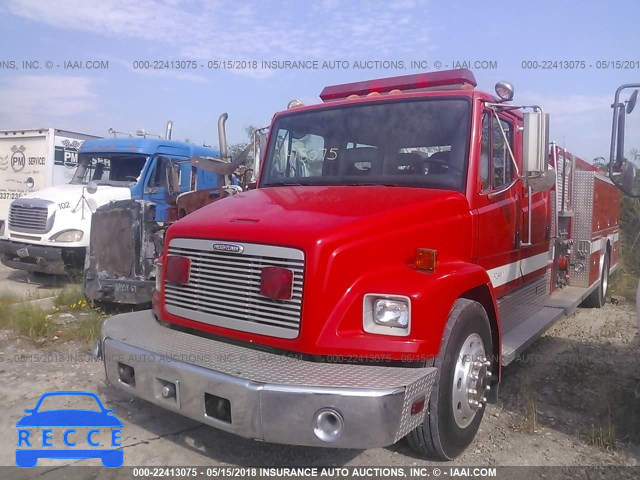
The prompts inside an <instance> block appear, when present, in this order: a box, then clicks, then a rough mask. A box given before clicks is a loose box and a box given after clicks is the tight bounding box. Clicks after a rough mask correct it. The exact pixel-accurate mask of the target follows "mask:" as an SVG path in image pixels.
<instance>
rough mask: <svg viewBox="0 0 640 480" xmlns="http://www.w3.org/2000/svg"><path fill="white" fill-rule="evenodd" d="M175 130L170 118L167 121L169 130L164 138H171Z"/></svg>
mask: <svg viewBox="0 0 640 480" xmlns="http://www.w3.org/2000/svg"><path fill="white" fill-rule="evenodd" d="M172 130H173V122H172V121H171V120H169V121H168V122H167V131H166V133H165V135H164V138H165V139H167V140H171V131H172Z"/></svg>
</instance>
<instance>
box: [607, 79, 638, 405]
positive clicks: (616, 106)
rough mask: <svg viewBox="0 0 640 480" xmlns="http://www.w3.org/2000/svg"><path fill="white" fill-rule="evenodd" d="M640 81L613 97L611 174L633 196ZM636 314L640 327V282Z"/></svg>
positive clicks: (625, 86) (626, 86) (623, 189)
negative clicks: (631, 127) (629, 149)
mask: <svg viewBox="0 0 640 480" xmlns="http://www.w3.org/2000/svg"><path fill="white" fill-rule="evenodd" d="M638 89H640V83H627V84H624V85H621V86H620V87H618V89H617V90H616V93H615V96H614V98H613V104H612V105H611V107H612V108H613V126H612V129H611V151H610V153H609V176H610V177H611V179H612V180H613V181H614V183H615V184H616V185H617V186H618V187H619V188H620V189H621V190H622V191H623V192H624V193H625V194H626V195H629V196H630V197H633V198H640V176H639V175H638V172H637V167H636V165H635V164H634V162H633V160H636V159H627V158H626V156H625V133H626V131H625V125H626V117H627V115H629V114H630V113H631V112H633V110H634V108H635V106H636V103H637V101H638ZM625 90H633V92H632V93H631V95H630V96H629V98H628V99H626V100H624V101H622V100H621V96H622V93H623V92H624V91H625ZM636 315H637V320H638V328H639V329H640V284H639V285H638V289H637V292H636ZM636 398H637V399H640V384H639V385H638V386H637V387H636Z"/></svg>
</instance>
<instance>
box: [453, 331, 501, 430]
mask: <svg viewBox="0 0 640 480" xmlns="http://www.w3.org/2000/svg"><path fill="white" fill-rule="evenodd" d="M490 365H491V362H489V360H487V356H486V352H485V349H484V342H483V341H482V338H481V337H480V335H478V334H477V333H472V334H471V335H469V336H468V337H467V338H466V340H465V341H464V342H463V343H462V346H461V347H460V351H459V352H458V355H457V359H456V366H455V369H454V377H453V386H452V395H451V399H452V407H453V417H454V419H455V422H456V424H457V425H458V427H460V428H466V427H468V426H469V425H470V424H471V422H473V419H474V418H475V416H476V414H477V413H478V411H479V410H480V409H482V407H483V406H484V404H485V403H486V401H487V399H486V398H485V394H486V392H487V391H488V390H489V388H490V387H489V385H488V379H489V376H490V375H491V372H490V371H489V366H490Z"/></svg>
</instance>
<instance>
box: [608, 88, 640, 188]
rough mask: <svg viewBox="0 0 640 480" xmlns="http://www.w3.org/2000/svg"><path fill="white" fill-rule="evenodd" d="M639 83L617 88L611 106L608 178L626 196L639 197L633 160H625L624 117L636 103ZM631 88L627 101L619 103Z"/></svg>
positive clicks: (639, 179) (637, 179) (638, 186)
mask: <svg viewBox="0 0 640 480" xmlns="http://www.w3.org/2000/svg"><path fill="white" fill-rule="evenodd" d="M639 87H640V83H628V84H625V85H621V86H620V87H618V89H617V90H616V93H615V97H614V100H613V104H612V105H611V107H612V108H613V126H612V128H611V149H610V155H609V178H611V180H612V181H613V183H614V184H615V185H616V186H617V187H618V188H619V189H620V190H622V191H623V192H624V193H625V194H626V195H629V196H631V197H636V198H637V197H640V178H638V175H637V172H636V166H635V164H634V162H633V160H636V159H632V160H628V159H627V158H625V151H624V150H625V146H624V144H625V133H626V132H625V123H626V116H627V115H628V114H630V113H631V112H633V110H634V108H635V106H636V103H637V101H638V88H639ZM630 88H633V89H634V90H633V92H632V93H631V96H630V97H629V99H628V100H626V101H624V102H621V101H620V96H621V94H622V92H623V91H624V90H626V89H630Z"/></svg>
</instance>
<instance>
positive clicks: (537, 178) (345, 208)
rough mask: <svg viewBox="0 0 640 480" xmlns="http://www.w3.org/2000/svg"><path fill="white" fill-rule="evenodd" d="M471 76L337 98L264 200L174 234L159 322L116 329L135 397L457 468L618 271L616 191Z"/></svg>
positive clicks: (117, 370)
mask: <svg viewBox="0 0 640 480" xmlns="http://www.w3.org/2000/svg"><path fill="white" fill-rule="evenodd" d="M475 87H476V81H475V78H474V76H473V74H472V73H471V72H470V71H468V70H466V69H461V70H451V71H442V72H435V73H425V74H417V75H408V76H402V77H395V78H384V79H378V80H372V81H365V82H358V83H351V84H344V85H337V86H330V87H326V88H325V89H324V90H323V92H322V93H321V95H320V98H321V99H322V100H323V102H322V103H320V104H319V105H313V106H304V105H301V104H300V102H292V103H291V104H290V108H288V109H287V110H286V111H283V112H280V113H277V114H276V115H275V116H274V118H273V121H272V124H271V126H270V128H269V138H268V142H267V146H266V150H265V154H264V155H263V158H262V166H261V169H260V170H261V172H260V178H259V182H258V187H259V188H257V189H255V190H251V191H247V192H243V193H239V194H237V195H234V196H232V197H229V198H227V199H223V200H220V201H218V202H216V203H215V204H212V205H210V206H207V207H205V208H203V209H201V210H199V211H197V212H195V213H193V214H191V215H188V216H187V217H186V218H184V219H182V220H180V221H178V222H177V223H175V224H174V225H173V226H171V227H170V228H169V230H168V232H167V235H166V241H165V247H164V248H165V250H164V255H163V256H162V259H161V262H160V263H159V264H158V274H157V276H156V278H157V285H156V291H155V293H154V302H153V309H152V311H146V312H137V313H130V314H123V315H117V316H114V317H111V318H109V319H108V320H107V321H106V322H105V324H104V327H103V331H102V338H101V340H100V342H99V343H98V345H97V347H98V352H97V353H98V354H99V355H100V356H101V357H102V358H103V359H104V363H105V367H106V375H107V378H108V380H109V381H110V382H111V383H112V384H113V385H114V386H116V387H119V388H121V389H123V390H124V391H126V392H129V393H130V394H132V395H135V396H138V397H141V398H143V399H146V400H148V401H150V402H153V403H156V404H158V405H161V406H163V407H165V408H167V409H169V410H173V411H176V412H179V413H181V414H183V415H186V416H188V417H192V418H195V419H197V420H200V421H201V422H203V423H205V424H208V425H211V426H214V427H216V428H219V429H222V430H226V431H229V432H233V433H235V434H238V435H241V436H243V437H247V438H252V439H256V440H262V441H268V442H277V443H286V444H296V445H310V446H326V447H346V448H368V447H376V446H386V445H390V444H393V443H394V442H397V441H398V440H400V439H402V438H403V437H405V436H406V437H407V438H408V440H409V442H410V444H411V445H412V446H413V447H414V448H416V449H417V450H418V451H419V452H421V453H422V454H424V455H426V456H430V457H432V458H433V457H435V458H438V459H452V458H453V457H455V456H456V455H458V454H460V453H461V452H462V451H463V450H464V448H465V447H466V446H467V445H469V444H470V443H471V441H472V440H473V438H474V436H475V434H476V432H477V430H478V427H479V425H480V422H481V419H482V416H483V414H484V410H485V405H486V403H487V402H488V401H492V400H495V398H496V396H497V387H498V385H499V381H500V375H501V368H502V367H503V366H505V365H507V364H509V363H510V362H512V361H514V359H516V358H517V356H518V355H519V354H520V353H521V352H522V351H523V350H524V349H525V348H526V347H527V346H528V345H530V344H531V343H532V342H533V341H534V340H535V339H536V338H538V337H540V336H541V335H542V334H543V333H544V332H545V331H546V330H547V329H548V328H549V327H550V326H551V325H552V324H553V323H554V322H555V321H557V320H558V319H560V318H561V317H562V316H564V315H566V314H568V313H570V312H572V311H573V310H574V309H575V308H576V307H577V306H578V305H580V304H581V303H583V302H586V303H588V304H591V305H594V306H601V305H602V304H603V303H604V300H605V294H606V291H607V285H608V279H609V273H610V272H612V271H613V270H615V268H616V267H617V262H618V248H619V246H618V245H619V242H618V228H619V225H618V223H619V222H618V218H619V192H618V190H617V189H616V188H615V186H614V185H613V183H612V182H611V181H610V180H609V178H608V177H607V176H606V175H603V174H602V173H601V172H599V171H598V170H597V169H595V168H594V167H592V166H591V165H589V164H588V163H586V162H584V161H582V160H580V159H579V158H577V157H575V156H574V155H572V154H570V153H568V152H566V151H565V150H564V149H561V148H559V147H557V146H555V145H553V144H551V145H550V144H549V142H548V114H546V113H544V111H543V110H542V108H540V107H539V106H522V105H520V106H515V105H513V104H512V103H511V100H512V97H513V88H512V86H511V85H510V84H508V83H506V82H500V83H498V84H497V85H496V94H497V96H494V95H491V94H489V93H485V92H481V91H478V90H476V89H475Z"/></svg>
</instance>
